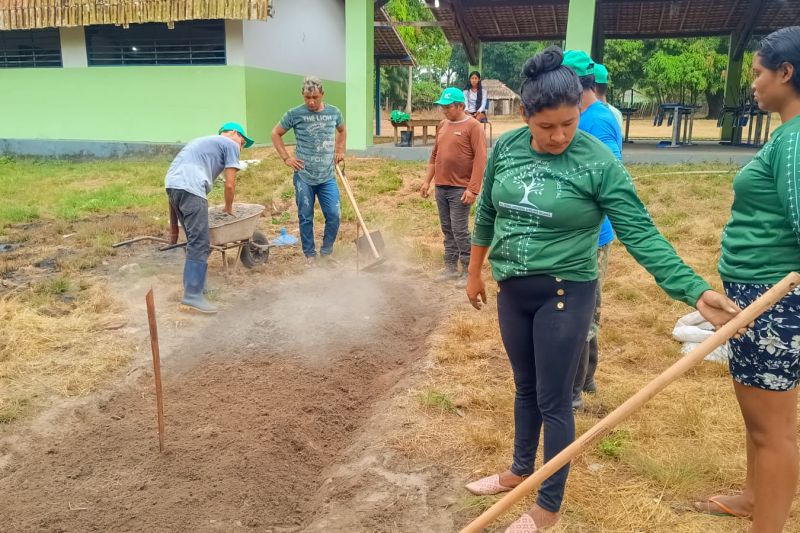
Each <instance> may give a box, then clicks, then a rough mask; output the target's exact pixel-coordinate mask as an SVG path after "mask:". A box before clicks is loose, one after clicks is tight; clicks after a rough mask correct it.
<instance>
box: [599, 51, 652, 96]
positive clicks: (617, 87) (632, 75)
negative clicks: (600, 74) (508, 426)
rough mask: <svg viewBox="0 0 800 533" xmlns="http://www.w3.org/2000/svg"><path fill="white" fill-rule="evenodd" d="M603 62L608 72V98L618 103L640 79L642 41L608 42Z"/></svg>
mask: <svg viewBox="0 0 800 533" xmlns="http://www.w3.org/2000/svg"><path fill="white" fill-rule="evenodd" d="M604 61H605V63H604V64H605V67H606V68H607V69H608V72H609V83H608V85H609V93H610V94H609V97H611V99H612V100H613V101H617V102H619V101H620V100H623V99H624V96H625V92H626V91H630V90H631V89H633V88H634V87H635V86H636V85H637V83H639V82H640V81H641V79H642V64H643V63H644V41H635V40H608V41H606V47H605V59H604Z"/></svg>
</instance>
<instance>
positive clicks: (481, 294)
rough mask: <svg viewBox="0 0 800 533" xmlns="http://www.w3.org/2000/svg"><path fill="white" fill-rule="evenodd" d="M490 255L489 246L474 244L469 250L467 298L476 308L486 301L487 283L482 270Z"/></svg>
mask: <svg viewBox="0 0 800 533" xmlns="http://www.w3.org/2000/svg"><path fill="white" fill-rule="evenodd" d="M488 255H489V247H488V246H478V245H477V244H473V245H472V248H471V249H470V252H469V266H468V267H467V298H469V303H471V304H472V307H474V308H475V309H480V308H481V307H482V304H485V303H486V284H485V283H484V282H483V276H482V275H481V270H482V269H483V263H484V262H486V256H488Z"/></svg>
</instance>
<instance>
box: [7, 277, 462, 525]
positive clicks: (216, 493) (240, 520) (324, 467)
mask: <svg viewBox="0 0 800 533" xmlns="http://www.w3.org/2000/svg"><path fill="white" fill-rule="evenodd" d="M176 266H177V265H172V267H171V269H172V270H175V267H176ZM143 268H144V269H145V270H146V269H147V267H146V265H145V267H143ZM175 274H176V273H175V272H170V273H169V274H165V273H157V274H153V275H151V276H150V277H149V278H146V279H141V280H138V281H134V280H129V281H128V282H127V283H126V284H125V285H126V286H125V289H124V290H123V289H122V288H121V289H120V297H121V298H123V299H125V298H129V299H130V301H131V302H133V305H132V306H131V309H132V313H133V315H135V316H136V317H139V318H136V319H132V321H131V325H130V326H129V327H128V328H126V330H127V334H130V335H134V336H138V338H139V340H140V342H141V352H140V354H139V356H138V359H137V360H138V362H139V364H140V368H141V369H143V370H141V371H140V372H138V373H135V374H134V377H133V378H131V379H129V380H127V382H126V383H125V384H123V385H122V386H120V387H119V388H118V389H117V390H116V391H115V392H113V393H110V394H105V395H102V394H101V395H98V396H97V397H96V398H95V400H94V401H89V402H84V404H83V405H80V406H78V407H75V406H73V408H72V410H71V411H69V412H64V411H63V410H61V411H54V412H58V413H60V415H59V416H58V417H53V416H49V417H47V416H45V417H43V419H42V420H47V421H48V422H47V424H42V423H41V421H40V423H39V424H38V425H37V424H32V425H31V426H30V427H29V428H28V429H27V430H21V432H20V433H19V434H17V435H14V436H9V437H6V438H4V439H2V440H0V458H2V459H3V460H2V461H0V501H3V505H2V506H0V530H3V531H235V530H253V531H267V532H269V531H274V532H278V531H287V532H288V531H299V530H302V529H304V528H307V529H308V530H309V531H399V530H402V531H412V530H415V531H419V530H426V531H445V530H449V529H452V524H451V523H450V522H449V515H448V513H447V510H446V509H447V506H448V505H450V504H451V503H452V501H451V499H450V498H451V496H450V495H452V493H453V483H454V481H453V480H451V479H450V478H449V477H448V475H447V474H446V473H443V472H438V471H437V470H436V469H435V468H433V467H430V466H422V467H420V466H419V465H408V464H401V462H399V461H398V460H396V459H395V458H394V457H393V456H392V454H391V453H390V452H389V451H387V448H386V447H385V446H383V445H379V444H377V443H379V442H380V440H381V439H380V438H379V437H380V435H382V434H383V433H385V432H389V431H391V426H392V424H393V423H394V421H395V420H396V419H397V417H396V416H395V414H393V413H392V409H393V408H394V407H393V406H395V404H393V403H392V402H391V397H392V394H393V393H397V392H398V391H399V390H401V389H402V386H398V383H402V382H404V381H403V380H413V370H414V368H415V364H416V362H417V361H420V360H421V359H422V357H423V355H424V354H425V353H426V351H425V342H426V338H427V336H428V334H429V333H430V332H431V331H432V330H433V329H434V328H435V327H436V325H437V318H438V317H439V316H440V314H441V311H442V305H443V304H442V295H441V294H437V290H432V289H433V288H432V287H430V286H428V284H427V282H425V281H424V278H423V277H421V276H416V277H415V276H414V275H412V274H409V273H408V272H404V273H397V272H395V273H391V272H389V273H385V274H383V275H381V276H375V275H373V276H363V275H362V276H356V275H355V274H354V273H352V272H351V271H350V270H348V269H338V270H335V271H327V270H316V271H313V272H309V273H307V274H306V275H303V276H295V277H291V278H286V279H283V280H280V281H274V280H273V283H272V285H270V286H264V284H263V283H262V284H261V285H255V284H253V283H252V280H251V281H250V283H248V284H247V286H246V287H245V288H244V289H242V290H240V291H238V292H236V293H235V294H234V293H231V294H229V295H227V296H228V297H227V298H225V301H224V302H223V304H222V305H223V311H222V312H221V313H220V314H219V315H218V316H216V317H213V318H206V317H195V316H192V315H190V316H189V317H188V318H187V317H186V316H181V315H179V314H176V313H174V311H173V309H174V308H175V303H174V302H173V301H172V296H171V295H170V293H169V291H167V290H159V291H157V296H158V299H157V302H158V303H157V305H158V307H159V309H160V315H159V317H160V320H159V325H160V330H159V333H160V335H161V337H162V339H163V342H162V355H163V360H164V380H165V381H164V391H165V412H166V419H167V439H166V443H167V445H166V453H165V454H159V453H158V444H157V438H156V430H155V426H156V424H155V408H154V405H155V400H154V395H153V386H152V376H151V375H150V372H149V370H144V369H147V368H148V366H147V364H145V362H146V360H147V357H149V354H147V352H146V351H145V346H146V339H147V337H146V330H144V329H143V328H142V324H143V320H142V318H141V317H143V313H142V311H143V305H142V304H143V295H144V290H145V287H146V286H147V285H150V284H153V285H156V286H160V287H163V286H165V285H170V284H174V283H175V281H176V280H175V277H176V276H175ZM165 278H169V279H168V281H167V282H165V281H164V279H165ZM439 290H441V289H439ZM445 299H446V298H445ZM140 300H141V303H138V302H139V301H140ZM124 333H125V332H122V333H121V334H124ZM98 348H99V349H102V347H98ZM136 376H138V377H136ZM45 425H46V426H47V427H45ZM53 425H56V426H59V425H60V426H61V428H60V429H59V430H54V428H53V427H51V426H53Z"/></svg>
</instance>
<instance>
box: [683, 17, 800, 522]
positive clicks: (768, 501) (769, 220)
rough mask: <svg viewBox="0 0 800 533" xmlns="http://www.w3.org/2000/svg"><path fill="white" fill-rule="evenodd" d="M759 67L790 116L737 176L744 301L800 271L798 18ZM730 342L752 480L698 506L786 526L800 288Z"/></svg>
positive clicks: (737, 287) (759, 79)
mask: <svg viewBox="0 0 800 533" xmlns="http://www.w3.org/2000/svg"><path fill="white" fill-rule="evenodd" d="M753 75H754V80H753V90H754V95H755V98H756V100H757V101H758V105H759V107H760V108H761V109H762V110H764V111H768V112H772V113H778V114H780V116H781V121H782V123H783V124H782V125H781V126H780V127H779V128H778V129H777V130H776V131H775V132H774V133H773V135H772V138H771V139H770V141H769V142H768V143H767V144H766V145H765V146H764V148H762V149H761V151H760V152H759V153H758V154H757V155H756V156H755V158H754V159H753V160H752V161H751V162H750V163H749V164H748V165H747V166H745V167H744V168H743V169H742V170H741V171H740V172H739V174H738V175H737V176H736V178H735V179H734V181H733V189H734V192H735V198H734V201H733V207H732V211H731V218H730V220H729V221H728V224H727V226H726V227H725V231H724V232H723V236H722V254H721V257H720V261H719V272H720V275H721V277H722V280H723V282H724V285H725V291H726V292H727V294H728V296H729V297H730V298H731V299H732V300H734V301H735V302H736V303H737V304H738V305H739V306H740V307H742V308H744V307H745V306H747V305H750V304H751V303H752V302H753V301H754V300H755V299H756V298H758V297H759V296H760V295H762V294H763V293H764V292H766V291H767V290H768V289H769V288H770V287H771V286H772V285H774V284H775V283H777V282H778V281H779V280H780V279H781V278H783V277H784V276H786V274H788V273H789V272H791V271H800V26H793V27H789V28H783V29H781V30H778V31H776V32H774V33H772V34H770V35H769V36H767V37H766V38H764V40H762V41H761V43H760V45H759V49H758V51H757V53H756V54H755V56H754V57H753ZM730 346H731V357H730V370H731V375H732V376H733V379H734V383H733V385H734V390H735V392H736V398H737V400H738V401H739V406H740V408H741V411H742V416H743V418H744V424H745V428H746V433H747V478H746V480H745V483H744V488H743V490H742V492H741V493H739V494H734V495H729V496H712V497H711V498H709V499H707V500H706V501H703V502H697V503H696V504H695V506H696V507H697V509H699V510H700V511H703V512H708V513H713V514H727V515H733V516H739V517H743V518H752V520H753V523H752V526H751V529H750V532H751V533H756V532H757V533H780V532H782V531H789V529H790V528H786V529H784V528H785V527H786V521H787V520H788V517H789V511H790V508H791V506H792V500H793V499H794V495H795V490H796V486H797V476H798V450H797V384H798V382H800V290H795V291H794V292H792V293H791V294H789V295H787V296H786V297H785V298H783V300H781V301H780V302H779V303H778V304H777V305H775V306H774V307H773V308H772V309H771V310H770V311H768V312H767V313H765V314H763V315H762V316H761V317H759V318H758V320H756V322H755V324H754V327H753V328H751V329H750V330H748V331H747V333H746V334H745V335H744V336H742V337H741V338H739V339H732V340H731V342H730ZM792 531H797V529H796V527H795V528H793V529H792Z"/></svg>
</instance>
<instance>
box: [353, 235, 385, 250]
mask: <svg viewBox="0 0 800 533" xmlns="http://www.w3.org/2000/svg"><path fill="white" fill-rule="evenodd" d="M369 236H370V237H372V243H373V244H374V245H375V249H376V250H378V255H382V254H383V250H384V248H385V247H386V245H385V244H384V242H383V235H381V232H380V231H371V232H370V233H369ZM356 248H358V253H360V254H364V255H368V256H372V255H373V253H372V248H370V246H369V241H368V240H367V237H366V236H365V235H362V236H361V237H359V238H358V240H356Z"/></svg>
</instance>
